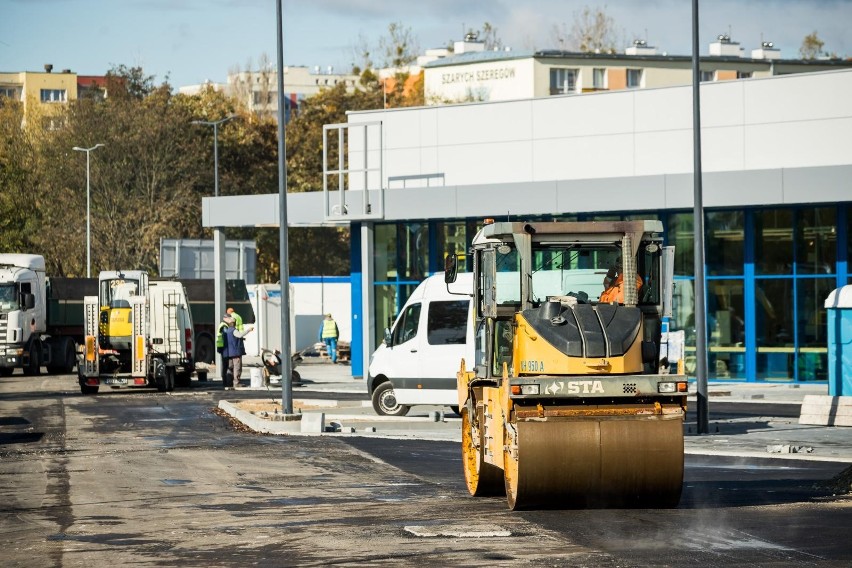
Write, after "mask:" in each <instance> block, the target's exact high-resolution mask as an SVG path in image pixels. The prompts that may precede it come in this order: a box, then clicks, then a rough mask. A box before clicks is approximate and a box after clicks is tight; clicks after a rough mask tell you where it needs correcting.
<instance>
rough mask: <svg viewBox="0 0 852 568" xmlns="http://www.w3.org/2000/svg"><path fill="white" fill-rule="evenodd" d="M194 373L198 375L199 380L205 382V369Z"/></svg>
mask: <svg viewBox="0 0 852 568" xmlns="http://www.w3.org/2000/svg"><path fill="white" fill-rule="evenodd" d="M195 374H196V376H197V377H198V380H199V381H200V382H202V383H206V382H207V371H196V372H195Z"/></svg>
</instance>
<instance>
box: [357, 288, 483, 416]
mask: <svg viewBox="0 0 852 568" xmlns="http://www.w3.org/2000/svg"><path fill="white" fill-rule="evenodd" d="M472 295H473V275H472V274H471V273H460V274H459V275H458V278H457V279H456V281H455V282H454V283H452V284H450V285H449V289H448V286H447V284H446V283H445V282H444V273H443V272H440V273H438V274H434V275H432V276H430V277H429V278H427V279H426V280H424V281H423V282H421V283H420V285H419V286H418V287H417V288H415V290H414V292H413V293H412V294H411V297H409V298H408V301H407V302H405V305H404V306H403V308H402V310H401V311H400V314H399V316H397V318H396V321H395V322H394V324H393V328H392V329H386V330H385V341H384V343H383V344H382V345H380V346H379V348H378V349H376V351H375V353H373V356H372V357H371V358H370V367H369V376H368V380H367V389H368V392H369V394H370V397H371V398H372V400H373V408H374V409H375V410H376V413H377V414H381V415H390V416H404V415H405V414H407V413H408V410H409V408H410V407H411V406H413V405H416V404H435V405H446V406H450V407H452V409H453V410H454V411H455V412H456V413H458V406H457V405H458V395H457V394H456V373H457V372H458V370H459V367H460V365H461V360H462V359H464V360H465V361H468V362H471V361H473V348H474V343H473V313H472V310H471V298H472ZM468 365H470V363H468Z"/></svg>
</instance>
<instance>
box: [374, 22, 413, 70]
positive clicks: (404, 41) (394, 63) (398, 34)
mask: <svg viewBox="0 0 852 568" xmlns="http://www.w3.org/2000/svg"><path fill="white" fill-rule="evenodd" d="M379 50H380V52H381V54H382V56H383V57H384V61H383V62H382V67H391V68H393V69H401V68H403V67H407V66H408V65H410V64H411V63H414V62H415V61H417V55H418V53H419V52H420V46H419V45H418V42H417V37H416V36H415V35H414V32H412V31H411V28H407V27H404V26H403V25H402V24H401V23H399V22H393V23H391V24H390V25H388V35H387V36H385V37H382V38H380V39H379Z"/></svg>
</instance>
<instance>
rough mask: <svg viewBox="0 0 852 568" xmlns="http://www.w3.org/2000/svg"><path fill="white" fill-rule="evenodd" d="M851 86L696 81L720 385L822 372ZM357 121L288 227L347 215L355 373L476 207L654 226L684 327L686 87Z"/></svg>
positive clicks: (846, 270)
mask: <svg viewBox="0 0 852 568" xmlns="http://www.w3.org/2000/svg"><path fill="white" fill-rule="evenodd" d="M850 92H852V70H841V71H830V72H819V73H804V74H796V75H786V76H781V77H770V78H766V79H748V80H739V81H722V82H713V83H703V84H702V88H701V102H702V132H701V135H702V144H703V147H702V150H703V151H702V159H703V171H704V176H703V185H704V206H705V208H706V213H705V230H706V235H705V240H706V269H705V272H706V275H707V276H706V278H707V290H708V311H709V313H708V323H709V324H710V325H711V329H710V330H709V331H710V333H709V338H710V377H711V378H725V379H731V378H737V379H744V380H749V381H755V380H784V381H812V380H824V379H825V377H826V367H827V358H826V340H825V333H826V330H825V311H824V309H823V308H822V303H823V300H824V299H825V297H826V296H827V295H828V293H829V292H830V291H831V290H832V289H834V288H836V287H839V286H841V285H844V284H846V283H849V282H850V274H852V269H850V263H849V257H850V255H852V251H850V237H849V235H850V233H852V98H850V97H849V96H848V93H850ZM348 126H349V136H348V138H347V140H348V145H347V146H346V153H347V157H348V160H347V164H348V172H347V174H348V175H347V176H346V179H347V180H349V183H348V185H347V186H346V189H344V190H343V191H335V192H328V193H320V192H317V193H314V194H291V195H288V198H287V201H288V219H289V221H290V223H291V225H317V224H329V223H351V227H352V243H353V252H352V273H353V276H352V294H353V302H352V314H353V315H352V317H353V322H352V334H353V337H352V340H353V345H352V348H353V353H352V356H353V374H354V375H356V376H360V375H362V374H363V373H364V372H365V369H366V363H367V357H368V356H369V353H370V351H371V349H372V348H373V346H374V345H375V344H376V341H377V339H378V338H379V337H380V335H381V330H382V329H383V328H384V327H385V326H386V325H387V324H388V322H389V321H391V320H392V318H393V316H394V315H395V313H396V310H398V309H399V307H400V306H401V305H402V304H403V303H404V301H405V299H406V297H407V295H408V294H409V293H410V291H411V290H412V289H413V287H414V286H415V285H416V284H417V283H418V282H419V281H421V280H422V279H423V278H425V277H426V276H427V275H428V274H430V273H432V272H437V271H439V270H441V267H442V260H443V257H444V256H445V254H447V253H452V252H456V253H462V254H463V253H464V252H465V251H466V249H467V247H468V246H469V243H470V240H471V238H472V236H473V233H474V232H475V230H476V229H477V227H478V224H479V223H480V222H481V220H482V219H483V218H484V217H499V218H501V219H505V218H507V217H508V218H510V219H512V220H516V219H524V220H548V219H560V220H561V219H581V220H595V219H625V218H634V219H635V218H657V219H660V220H661V221H663V225H664V227H665V237H666V239H667V241H668V242H669V243H671V244H674V245H676V246H677V247H678V254H677V258H676V268H675V270H676V278H677V280H678V287H677V300H678V306H677V314H676V320H675V326H676V327H680V328H683V329H686V330H687V334H688V336H689V331H690V329H691V327H690V326H691V325H692V324H691V321H690V318H691V316H692V310H693V308H692V292H691V290H692V279H693V264H692V242H693V235H692V209H691V208H692V205H693V175H692V167H693V153H692V140H693V135H692V95H691V87H690V86H679V87H666V88H654V89H647V88H646V89H638V90H630V89H624V90H617V91H610V92H601V93H590V94H587V95H584V96H570V95H569V96H552V97H541V98H531V99H530V98H527V99H519V100H511V101H505V102H492V103H474V104H461V105H449V106H438V107H425V108H413V109H394V110H383V111H370V112H357V113H351V114H350V115H349V124H348ZM335 130H336V129H334V128H332V129H330V130H329V134H330V136H331V137H332V138H333V135H334V134H335ZM335 167H337V164H328V165H327V171H326V176H327V177H330V176H339V175H340V172H337V171H335V170H334V168H335ZM364 188H366V189H367V192H366V193H365V192H364ZM277 199H278V196H277V194H271V195H261V196H242V197H239V196H229V197H219V198H204V203H203V222H204V226H207V227H213V226H222V225H224V226H257V225H269V224H275V223H277V222H278V205H277Z"/></svg>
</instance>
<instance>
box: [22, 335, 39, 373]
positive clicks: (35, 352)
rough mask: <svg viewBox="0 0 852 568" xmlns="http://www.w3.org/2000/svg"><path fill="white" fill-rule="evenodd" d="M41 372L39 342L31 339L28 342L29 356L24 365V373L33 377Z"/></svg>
mask: <svg viewBox="0 0 852 568" xmlns="http://www.w3.org/2000/svg"><path fill="white" fill-rule="evenodd" d="M39 372H41V343H40V342H38V341H33V342H32V343H30V351H29V356H28V357H27V364H26V365H25V366H24V374H25V375H26V376H28V377H34V376H36V375H38V374H39Z"/></svg>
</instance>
